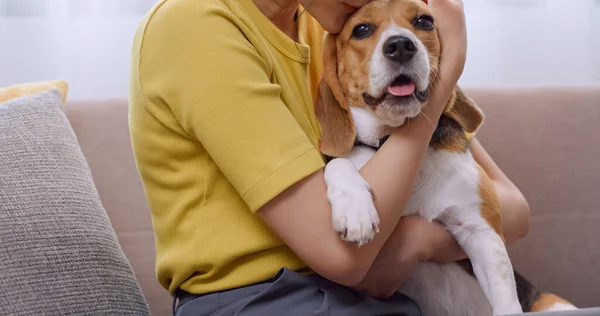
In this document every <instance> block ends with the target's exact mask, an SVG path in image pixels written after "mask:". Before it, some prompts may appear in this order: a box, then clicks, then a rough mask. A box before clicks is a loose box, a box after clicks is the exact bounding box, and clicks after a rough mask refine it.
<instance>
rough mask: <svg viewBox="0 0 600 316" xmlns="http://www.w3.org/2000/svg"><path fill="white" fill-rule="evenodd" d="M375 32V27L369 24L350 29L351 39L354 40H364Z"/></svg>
mask: <svg viewBox="0 0 600 316" xmlns="http://www.w3.org/2000/svg"><path fill="white" fill-rule="evenodd" d="M373 32H375V27H374V26H373V25H371V24H366V23H363V24H359V25H357V26H355V27H354V29H352V38H355V39H364V38H367V37H369V36H371V34H373Z"/></svg>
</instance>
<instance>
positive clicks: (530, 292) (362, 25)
mask: <svg viewBox="0 0 600 316" xmlns="http://www.w3.org/2000/svg"><path fill="white" fill-rule="evenodd" d="M440 51H441V49H440V42H439V39H438V34H437V30H436V23H435V22H434V19H433V16H432V12H431V10H430V8H429V7H428V6H427V5H426V4H425V3H424V2H423V1H421V0H375V1H372V2H370V3H369V4H367V5H366V6H364V7H362V8H361V9H360V10H358V11H357V12H356V13H354V14H353V15H352V16H351V17H350V18H349V19H348V22H346V25H345V26H344V28H343V30H342V31H341V32H340V33H339V34H337V35H333V34H327V35H326V37H325V42H324V55H323V62H324V69H323V80H322V81H321V84H320V87H319V98H318V101H317V103H316V105H315V111H316V113H317V117H318V119H319V121H320V123H321V126H322V131H323V134H322V137H321V143H320V145H319V146H320V150H321V151H322V153H323V154H325V155H326V156H328V157H329V158H330V161H329V162H328V164H327V165H326V168H325V181H326V183H327V187H328V193H327V196H328V199H329V201H330V203H331V206H332V212H333V213H332V224H333V227H334V229H335V230H336V231H337V232H339V233H340V235H341V237H342V238H343V239H344V240H346V241H349V242H353V243H357V244H358V245H359V246H360V245H362V244H364V243H367V242H369V241H371V239H372V238H373V237H374V236H375V234H376V233H377V231H378V224H379V218H378V214H377V210H376V208H375V205H374V202H373V196H372V193H371V190H370V188H369V185H368V184H367V183H366V181H365V180H364V179H363V178H362V177H361V176H360V174H359V173H358V170H359V169H360V168H361V167H362V166H363V165H364V164H365V163H366V162H367V161H368V160H369V159H370V158H371V157H372V156H373V155H374V153H375V151H376V150H377V149H378V148H379V147H380V146H381V145H382V143H383V142H384V141H385V139H386V137H387V136H389V135H390V133H391V131H392V129H394V128H396V127H398V126H401V125H403V124H405V122H407V120H410V119H411V118H414V117H416V116H418V115H419V114H420V113H421V110H422V108H423V106H424V105H425V104H426V102H427V100H428V96H429V91H430V89H431V87H432V86H433V85H435V79H436V74H437V71H438V68H439V59H440ZM483 120H484V114H483V113H482V111H481V110H480V109H479V108H478V107H477V105H476V104H475V103H474V102H473V101H472V100H471V99H470V98H469V97H467V96H466V95H465V94H464V92H463V91H462V90H461V89H460V88H459V87H456V88H455V90H454V91H453V94H452V97H451V99H450V101H449V102H448V104H447V106H446V108H445V110H444V112H443V115H442V117H441V118H440V120H439V122H438V126H437V127H436V130H435V132H434V135H433V137H432V139H431V141H430V144H429V148H428V150H427V153H426V155H425V157H424V161H423V163H422V167H421V169H420V170H419V174H418V176H417V180H416V181H417V182H416V185H415V188H414V190H413V192H412V195H411V198H410V199H409V201H408V203H407V207H406V210H405V214H407V215H410V214H416V215H420V216H423V217H425V218H427V219H428V220H430V221H432V220H438V221H440V222H442V223H443V224H444V225H445V227H446V228H447V230H448V231H449V232H450V233H451V234H452V235H453V236H454V237H455V238H456V240H457V241H458V243H459V244H460V245H461V247H462V248H463V249H464V251H465V252H466V253H467V255H468V257H469V259H468V260H466V261H463V262H459V263H452V264H437V263H423V264H421V265H420V266H419V268H417V271H415V273H414V274H413V276H412V277H411V279H410V280H409V281H408V282H406V284H405V285H404V286H403V287H402V289H400V291H401V292H403V293H404V294H406V295H408V296H409V297H411V298H412V299H414V300H415V301H416V302H417V303H418V304H419V306H420V307H421V308H422V310H423V313H424V315H436V316H440V315H460V316H463V315H476V316H481V315H492V314H493V315H506V314H518V313H522V312H523V311H524V310H525V311H534V310H552V309H574V308H575V307H574V306H573V305H572V304H570V303H569V302H567V301H565V300H563V299H561V298H559V297H557V296H552V294H548V293H544V294H540V293H539V292H537V290H536V289H535V288H534V287H533V286H532V285H531V284H530V283H528V282H527V280H525V279H524V278H522V277H521V276H520V275H518V274H517V273H515V272H514V270H513V267H512V264H511V261H510V258H509V256H508V253H507V250H506V247H505V241H504V237H503V235H502V230H501V226H502V225H501V217H500V207H499V204H498V199H497V196H496V192H495V190H494V185H493V183H492V181H491V180H490V178H489V177H488V176H487V174H486V173H485V171H484V170H483V169H482V168H481V167H480V166H479V165H478V164H477V162H476V161H475V160H474V158H473V155H472V154H471V152H470V148H469V144H470V140H471V137H472V136H473V135H474V134H475V132H476V131H477V130H478V128H479V126H480V125H481V124H482V122H483ZM517 281H519V282H520V283H517ZM541 300H544V301H545V302H546V303H542V302H541ZM536 306H537V307H536Z"/></svg>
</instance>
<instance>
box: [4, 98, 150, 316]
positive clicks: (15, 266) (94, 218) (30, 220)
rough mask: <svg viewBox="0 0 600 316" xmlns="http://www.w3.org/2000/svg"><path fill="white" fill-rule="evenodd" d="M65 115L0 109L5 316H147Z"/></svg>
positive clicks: (33, 105)
mask: <svg viewBox="0 0 600 316" xmlns="http://www.w3.org/2000/svg"><path fill="white" fill-rule="evenodd" d="M61 108H62V105H61V95H60V92H59V91H58V90H56V89H52V90H48V91H44V92H40V93H37V94H35V95H31V96H26V97H21V98H19V99H14V100H11V101H7V102H4V103H0V315H27V316H32V315H57V316H58V315H61V316H63V315H113V316H114V315H149V314H150V312H149V310H148V305H147V303H146V301H145V299H144V297H143V295H142V292H141V290H140V287H139V284H138V282H137V280H136V278H135V275H134V273H133V270H132V268H131V266H130V264H129V261H128V260H127V258H126V257H125V254H124V253H123V251H122V249H121V248H120V246H119V243H118V241H117V236H116V234H115V232H114V230H113V229H112V225H111V223H110V221H109V218H108V215H107V214H106V211H105V210H104V208H103V206H102V203H101V202H100V197H99V195H98V192H97V191H96V187H95V185H94V182H93V180H92V176H91V172H90V170H89V168H88V165H87V162H86V160H85V158H84V156H83V154H82V152H81V149H80V147H79V144H78V143H77V138H76V136H75V134H74V132H73V130H72V129H71V125H70V124H69V121H68V120H67V118H66V116H65V114H64V113H63V111H62V110H61Z"/></svg>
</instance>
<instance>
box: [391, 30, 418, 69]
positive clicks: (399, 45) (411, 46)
mask: <svg viewBox="0 0 600 316" xmlns="http://www.w3.org/2000/svg"><path fill="white" fill-rule="evenodd" d="M416 52H417V45H415V42H413V40H411V39H410V38H408V37H406V36H392V37H390V38H388V40H387V41H385V43H384V44H383V55H384V56H385V57H386V58H387V59H389V60H393V61H395V62H399V63H401V64H403V63H405V62H407V61H409V60H410V59H411V58H413V56H414V55H415V53H416Z"/></svg>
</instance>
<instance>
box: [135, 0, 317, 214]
mask: <svg viewBox="0 0 600 316" xmlns="http://www.w3.org/2000/svg"><path fill="white" fill-rule="evenodd" d="M211 2H212V1H211ZM240 23H241V22H239V21H238V20H237V18H236V17H235V16H233V15H232V14H231V12H230V11H228V10H227V8H226V7H224V6H222V5H219V4H217V3H215V4H210V3H209V2H208V1H207V2H204V1H178V0H171V1H168V2H167V3H166V4H165V5H164V6H163V7H162V8H160V9H158V10H157V11H156V12H155V14H154V16H153V17H152V19H151V20H150V22H149V24H148V26H147V29H146V31H145V34H144V38H143V42H142V49H141V53H140V55H141V57H140V72H143V77H144V79H143V80H141V86H142V89H143V90H144V94H145V95H148V96H150V97H151V98H152V99H153V100H157V101H156V102H161V103H164V104H166V106H167V107H168V108H169V109H170V111H171V112H172V115H173V116H174V118H175V119H176V120H177V122H178V123H179V124H180V125H181V127H182V129H183V130H184V131H185V133H187V134H188V135H189V137H192V138H195V139H197V140H198V141H199V142H200V143H201V145H202V147H203V148H204V150H206V151H207V152H208V154H209V155H210V157H211V158H212V160H214V162H215V163H216V165H217V166H218V167H219V169H220V170H221V171H222V172H223V174H224V175H225V176H226V178H227V179H228V180H229V181H230V182H231V184H232V185H233V186H234V187H235V189H236V190H237V191H238V192H239V194H240V195H241V196H242V198H243V199H244V201H245V202H246V203H247V204H248V206H249V208H250V209H251V211H253V212H254V211H256V210H258V209H259V208H260V207H262V206H263V205H264V204H265V203H267V202H268V201H269V200H271V199H272V198H274V197H275V196H276V195H278V194H279V193H281V192H282V191H283V190H285V189H286V188H287V187H289V186H290V185H292V184H294V183H295V182H297V181H299V180H301V179H302V178H304V177H306V176H307V175H309V174H311V173H313V172H315V171H317V170H318V169H320V168H322V167H323V166H324V161H323V158H322V156H321V154H320V153H319V151H318V150H317V148H315V146H314V145H313V143H312V142H311V141H310V139H309V138H308V136H307V135H306V134H305V132H304V131H303V130H302V128H301V127H300V125H299V124H298V122H297V121H296V119H295V118H294V116H293V115H292V114H291V112H290V111H289V109H288V108H287V107H286V105H285V104H284V102H283V101H282V100H281V97H280V93H281V87H280V86H279V85H278V84H274V83H272V82H271V80H270V78H271V66H272V65H269V63H268V62H267V61H265V58H264V56H261V54H259V50H257V49H256V48H255V46H254V45H253V43H251V42H250V40H249V39H248V38H247V36H245V35H244V32H243V31H242V30H241V28H242V27H243V25H241V24H240ZM263 53H264V52H263ZM263 55H264V54H263ZM153 102H154V101H153ZM150 103H152V102H150Z"/></svg>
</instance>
